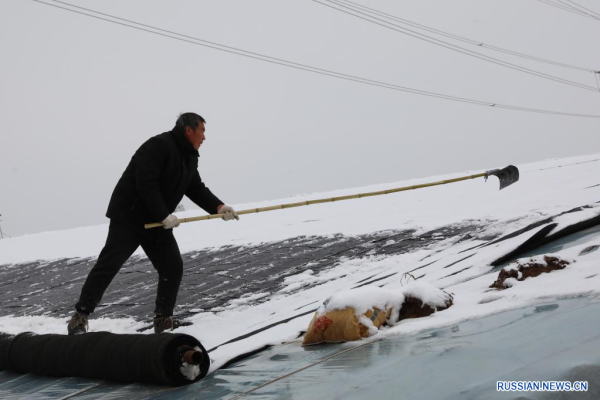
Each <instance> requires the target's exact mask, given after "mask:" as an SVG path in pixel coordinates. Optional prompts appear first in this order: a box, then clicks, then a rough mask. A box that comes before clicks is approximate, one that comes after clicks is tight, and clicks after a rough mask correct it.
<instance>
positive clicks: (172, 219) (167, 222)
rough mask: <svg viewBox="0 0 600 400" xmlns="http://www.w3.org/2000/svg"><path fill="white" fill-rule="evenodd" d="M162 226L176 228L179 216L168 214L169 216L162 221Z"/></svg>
mask: <svg viewBox="0 0 600 400" xmlns="http://www.w3.org/2000/svg"><path fill="white" fill-rule="evenodd" d="M162 224H163V228H165V229H173V228H177V227H178V226H179V224H180V222H179V218H177V217H176V216H174V215H173V214H169V216H168V217H167V218H165V219H163V221H162Z"/></svg>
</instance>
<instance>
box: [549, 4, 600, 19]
mask: <svg viewBox="0 0 600 400" xmlns="http://www.w3.org/2000/svg"><path fill="white" fill-rule="evenodd" d="M559 1H560V2H561V3H564V2H563V1H562V0H559ZM566 1H568V2H569V3H571V4H573V5H574V6H576V7H577V8H580V9H582V10H585V11H589V12H590V13H591V15H594V16H596V17H600V14H599V13H597V12H596V11H594V10H590V9H589V8H586V7H584V6H582V5H581V4H578V3H575V2H574V1H571V0H566Z"/></svg>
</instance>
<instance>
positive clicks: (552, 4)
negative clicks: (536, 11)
mask: <svg viewBox="0 0 600 400" xmlns="http://www.w3.org/2000/svg"><path fill="white" fill-rule="evenodd" d="M537 1H539V2H540V3H544V4H547V5H549V6H553V7H556V8H560V9H562V10H565V11H568V12H571V13H573V14H578V15H581V16H582V17H587V18H591V19H595V20H596V21H600V18H596V17H594V16H593V15H589V14H586V13H583V12H580V11H574V10H573V9H572V8H569V7H565V6H563V5H560V4H556V3H553V2H552V1H550V0H537Z"/></svg>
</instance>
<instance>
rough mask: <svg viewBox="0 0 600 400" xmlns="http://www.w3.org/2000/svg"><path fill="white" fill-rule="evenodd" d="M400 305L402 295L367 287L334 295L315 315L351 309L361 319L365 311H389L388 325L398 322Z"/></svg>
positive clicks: (395, 291)
mask: <svg viewBox="0 0 600 400" xmlns="http://www.w3.org/2000/svg"><path fill="white" fill-rule="evenodd" d="M402 303H404V295H403V294H402V293H400V292H399V291H397V290H391V289H381V288H378V287H368V286H367V287H362V288H358V289H353V290H345V291H342V292H338V293H336V294H334V295H333V296H331V297H330V298H329V299H327V300H325V301H324V302H323V305H322V306H321V307H320V308H319V309H318V310H317V314H318V315H323V314H326V313H329V312H332V311H334V310H345V309H347V308H352V309H354V312H355V314H356V316H357V317H361V316H362V315H363V314H365V313H366V312H367V311H370V310H371V311H372V310H373V309H375V308H377V309H379V310H385V311H386V312H387V310H391V311H392V313H391V317H390V319H389V320H388V321H389V322H388V323H390V324H394V323H395V322H396V321H397V320H398V314H399V313H400V308H401V307H402Z"/></svg>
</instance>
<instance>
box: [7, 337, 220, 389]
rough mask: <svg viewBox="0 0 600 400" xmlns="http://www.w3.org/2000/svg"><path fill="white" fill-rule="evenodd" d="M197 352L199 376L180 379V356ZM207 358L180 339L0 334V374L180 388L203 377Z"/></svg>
mask: <svg viewBox="0 0 600 400" xmlns="http://www.w3.org/2000/svg"><path fill="white" fill-rule="evenodd" d="M196 347H198V348H200V350H201V351H202V353H203V356H204V357H203V358H202V362H201V363H200V365H199V367H200V374H199V375H198V376H196V378H195V379H194V380H190V379H188V378H186V377H185V376H184V375H183V374H182V373H181V370H180V368H181V365H182V362H181V359H182V356H183V353H182V352H183V351H185V350H189V349H190V348H196ZM209 367H210V358H209V357H208V354H207V353H206V350H205V349H204V347H203V346H202V344H200V342H199V341H198V340H196V338H194V337H193V336H190V335H185V334H172V333H159V334H152V335H142V334H136V335H118V334H114V333H110V332H90V333H86V334H84V335H76V336H65V335H54V334H48V335H36V334H34V333H31V332H25V333H20V334H18V335H8V334H5V333H0V370H7V371H13V372H19V373H34V374H39V375H49V376H55V377H71V376H78V377H83V378H92V379H105V380H112V381H118V382H127V383H131V382H145V383H153V384H157V385H170V386H182V385H185V384H189V383H193V382H196V381H199V380H200V379H202V378H204V377H205V376H206V373H207V372H208V369H209Z"/></svg>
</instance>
